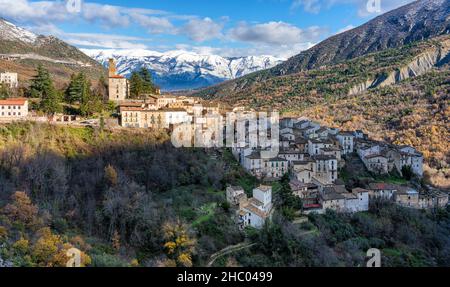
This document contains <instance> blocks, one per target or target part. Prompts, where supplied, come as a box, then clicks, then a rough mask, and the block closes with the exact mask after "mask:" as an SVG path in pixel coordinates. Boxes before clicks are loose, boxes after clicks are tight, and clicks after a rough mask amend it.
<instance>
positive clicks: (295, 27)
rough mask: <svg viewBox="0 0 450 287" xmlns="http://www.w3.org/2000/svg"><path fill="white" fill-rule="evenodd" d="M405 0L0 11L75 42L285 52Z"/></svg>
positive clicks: (176, 1) (79, 2) (107, 4)
mask: <svg viewBox="0 0 450 287" xmlns="http://www.w3.org/2000/svg"><path fill="white" fill-rule="evenodd" d="M377 1H379V6H378V5H377V3H378V2H377ZM67 2H69V3H67ZM408 2H412V0H223V1H222V0H189V1H187V0H158V1H156V0H147V1H124V0H89V1H88V0H65V1H63V0H60V1H29V0H0V17H4V18H6V19H7V20H9V21H12V22H13V23H16V24H19V25H21V26H24V27H26V28H29V29H31V30H33V31H35V32H37V33H41V34H47V35H48V34H52V35H55V36H57V37H59V38H62V39H63V40H65V41H67V42H69V43H71V44H73V45H76V46H78V47H81V48H93V49H148V50H155V51H161V52H164V51H168V50H178V49H184V50H188V51H194V52H198V53H203V54H218V55H222V56H244V55H261V54H266V55H274V56H278V57H283V58H286V57H289V56H292V55H294V54H297V53H299V52H300V51H302V50H304V49H307V48H309V47H311V46H312V45H314V44H316V43H317V42H319V41H321V40H323V39H325V38H327V37H329V36H331V35H333V34H336V33H339V32H341V31H344V30H346V29H350V28H352V27H356V26H358V25H360V24H362V23H364V22H366V21H368V20H370V19H371V18H373V17H376V16H377V15H379V14H380V13H382V12H385V11H388V10H391V9H394V8H396V7H399V6H401V5H403V4H406V3H408ZM368 3H369V8H367V7H368ZM69 4H73V5H69ZM371 4H372V5H371Z"/></svg>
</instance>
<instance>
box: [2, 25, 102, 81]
mask: <svg viewBox="0 0 450 287" xmlns="http://www.w3.org/2000/svg"><path fill="white" fill-rule="evenodd" d="M0 54H3V55H9V56H14V57H16V58H19V59H21V60H23V61H20V62H16V68H17V69H18V70H16V72H21V73H23V72H24V71H29V70H30V69H31V70H34V68H35V63H34V62H33V61H39V62H40V63H42V64H43V65H44V66H46V65H48V64H50V63H51V65H52V66H54V64H57V66H56V67H57V68H56V69H57V70H58V73H57V74H58V76H59V77H61V78H62V79H64V78H66V77H65V76H66V75H67V76H68V77H69V78H70V74H72V73H74V72H76V70H77V68H81V67H83V68H86V70H87V71H88V72H90V73H91V74H92V75H95V78H97V77H98V76H99V75H100V74H102V73H104V68H103V67H102V66H101V65H100V64H98V63H97V62H96V61H94V60H93V59H92V58H90V57H88V56H87V55H86V54H84V53H82V52H81V51H80V50H79V49H77V48H76V47H74V46H72V45H69V44H67V43H66V42H64V41H62V40H60V39H58V38H56V37H54V36H44V35H38V34H35V33H33V32H31V31H29V30H27V29H24V28H22V27H19V26H17V25H15V24H13V23H11V22H9V21H7V20H5V19H3V18H0ZM5 65H6V64H4V63H2V66H0V70H3V69H4V70H6V69H10V67H8V68H6V67H5ZM58 65H60V66H58ZM6 66H8V65H6ZM63 66H64V67H63ZM72 68H73V69H74V70H72Z"/></svg>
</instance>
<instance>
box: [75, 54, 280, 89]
mask: <svg viewBox="0 0 450 287" xmlns="http://www.w3.org/2000/svg"><path fill="white" fill-rule="evenodd" d="M82 51H83V52H84V53H86V54H87V55H88V56H90V57H92V58H93V59H95V60H97V61H98V62H100V63H102V64H103V65H105V66H107V65H108V59H109V58H114V59H115V60H116V62H117V70H118V72H119V73H120V74H121V75H124V76H128V75H129V74H131V73H132V72H133V71H135V70H138V69H140V68H141V67H143V66H145V67H147V68H148V69H149V70H151V71H152V73H153V77H154V81H155V82H156V84H157V85H159V86H160V87H162V89H163V90H186V89H196V88H201V87H205V86H209V85H213V84H217V83H220V82H223V81H225V80H230V79H235V78H238V77H241V76H244V75H246V74H249V73H252V72H256V71H259V70H263V69H268V68H271V67H273V66H275V65H277V64H279V63H281V62H283V61H284V59H280V58H275V57H272V56H248V57H235V58H225V57H221V56H217V55H201V54H197V53H194V52H188V51H183V50H178V51H168V52H164V53H160V52H155V51H149V50H113V49H110V50H92V49H82Z"/></svg>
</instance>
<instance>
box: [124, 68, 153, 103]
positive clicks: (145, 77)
mask: <svg viewBox="0 0 450 287" xmlns="http://www.w3.org/2000/svg"><path fill="white" fill-rule="evenodd" d="M155 92H156V87H155V85H154V84H153V80H152V75H151V73H150V71H149V70H148V69H147V68H145V67H142V68H141V70H140V71H138V72H136V71H135V72H133V73H132V74H131V78H130V96H131V97H132V98H140V97H141V96H142V95H143V94H153V93H155Z"/></svg>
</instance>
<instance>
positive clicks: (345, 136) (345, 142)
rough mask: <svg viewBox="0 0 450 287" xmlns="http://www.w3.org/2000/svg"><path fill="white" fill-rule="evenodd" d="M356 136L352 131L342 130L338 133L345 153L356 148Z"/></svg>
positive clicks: (337, 137) (338, 138)
mask: <svg viewBox="0 0 450 287" xmlns="http://www.w3.org/2000/svg"><path fill="white" fill-rule="evenodd" d="M354 138H355V136H354V135H353V134H351V133H350V132H340V133H338V134H337V135H336V139H337V140H338V141H339V144H340V146H341V148H342V151H343V154H344V155H346V154H349V153H352V152H353V150H354V142H353V140H354Z"/></svg>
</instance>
